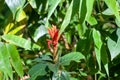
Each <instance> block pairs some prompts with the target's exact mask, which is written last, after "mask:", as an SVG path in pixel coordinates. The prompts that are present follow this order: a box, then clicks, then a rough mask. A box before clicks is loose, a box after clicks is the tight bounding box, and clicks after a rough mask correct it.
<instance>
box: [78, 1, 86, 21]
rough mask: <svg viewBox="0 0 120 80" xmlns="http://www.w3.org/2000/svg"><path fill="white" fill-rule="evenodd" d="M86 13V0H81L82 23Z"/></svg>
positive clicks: (80, 15)
mask: <svg viewBox="0 0 120 80" xmlns="http://www.w3.org/2000/svg"><path fill="white" fill-rule="evenodd" d="M86 13H87V7H86V0H80V5H79V17H80V23H83V22H84V21H85V16H86Z"/></svg>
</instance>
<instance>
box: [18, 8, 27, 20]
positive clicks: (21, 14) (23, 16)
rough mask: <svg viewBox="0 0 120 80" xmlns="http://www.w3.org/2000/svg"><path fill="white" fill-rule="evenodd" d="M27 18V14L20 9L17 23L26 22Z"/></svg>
mask: <svg viewBox="0 0 120 80" xmlns="http://www.w3.org/2000/svg"><path fill="white" fill-rule="evenodd" d="M26 17H27V16H26V14H25V12H24V11H23V10H22V9H20V10H19V11H18V12H17V13H16V21H17V22H20V21H22V20H24V19H25V18H26Z"/></svg>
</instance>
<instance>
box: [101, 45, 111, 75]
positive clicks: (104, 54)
mask: <svg viewBox="0 0 120 80" xmlns="http://www.w3.org/2000/svg"><path fill="white" fill-rule="evenodd" d="M101 60H102V63H103V65H104V68H105V70H106V73H107V75H108V77H109V68H108V62H109V61H108V60H109V59H108V55H107V51H106V48H105V46H104V45H103V46H102V49H101Z"/></svg>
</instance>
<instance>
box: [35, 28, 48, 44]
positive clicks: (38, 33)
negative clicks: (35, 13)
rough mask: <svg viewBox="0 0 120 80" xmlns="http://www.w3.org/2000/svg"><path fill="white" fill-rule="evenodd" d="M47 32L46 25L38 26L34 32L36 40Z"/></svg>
mask: <svg viewBox="0 0 120 80" xmlns="http://www.w3.org/2000/svg"><path fill="white" fill-rule="evenodd" d="M46 33H47V29H46V28H45V27H44V26H40V27H38V28H37V29H36V31H35V33H34V40H35V42H37V40H38V39H39V38H40V37H42V36H43V35H45V34H46Z"/></svg>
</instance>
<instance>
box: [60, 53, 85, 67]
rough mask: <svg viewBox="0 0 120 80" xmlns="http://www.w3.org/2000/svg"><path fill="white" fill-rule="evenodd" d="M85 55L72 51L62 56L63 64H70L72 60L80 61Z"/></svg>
mask: <svg viewBox="0 0 120 80" xmlns="http://www.w3.org/2000/svg"><path fill="white" fill-rule="evenodd" d="M80 59H85V56H84V55H83V54H82V53H80V52H71V53H68V54H66V55H64V56H63V57H61V65H69V64H70V62H71V61H75V62H80Z"/></svg>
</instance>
